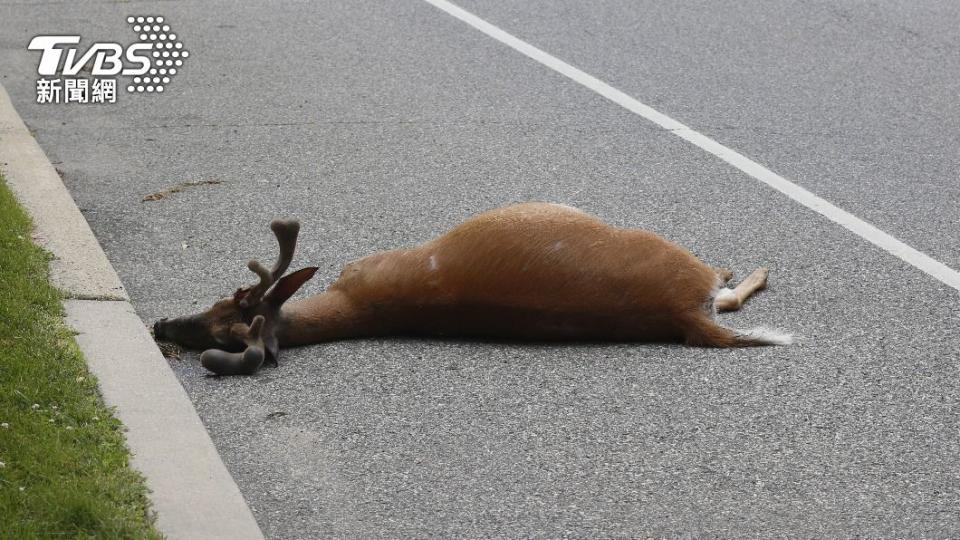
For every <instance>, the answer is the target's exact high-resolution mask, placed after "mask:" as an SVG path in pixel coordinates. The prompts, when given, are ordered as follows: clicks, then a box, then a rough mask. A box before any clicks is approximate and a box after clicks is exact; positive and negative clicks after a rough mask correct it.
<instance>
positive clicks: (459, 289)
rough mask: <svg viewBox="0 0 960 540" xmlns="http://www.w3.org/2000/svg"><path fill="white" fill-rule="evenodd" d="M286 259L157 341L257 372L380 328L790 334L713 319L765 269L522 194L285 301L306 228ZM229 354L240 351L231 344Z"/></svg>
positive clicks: (159, 330)
mask: <svg viewBox="0 0 960 540" xmlns="http://www.w3.org/2000/svg"><path fill="white" fill-rule="evenodd" d="M270 227H271V229H273V232H274V234H275V235H276V237H277V242H278V243H279V246H280V256H279V258H278V260H277V262H276V264H274V266H273V268H272V269H270V270H268V269H266V268H265V267H263V266H262V265H261V264H260V263H258V262H257V261H250V263H249V264H248V265H247V266H248V267H249V268H250V270H252V271H253V272H255V273H256V274H257V275H258V276H259V278H260V281H259V283H257V284H256V285H253V286H250V287H246V288H242V289H237V291H236V292H235V293H234V294H233V296H232V297H229V298H225V299H222V300H220V301H218V302H216V303H215V304H214V305H213V306H212V307H211V308H210V309H208V310H206V311H204V312H202V313H198V314H196V315H191V316H187V317H181V318H178V319H172V320H168V319H161V320H159V321H157V322H156V324H155V325H154V335H155V337H156V338H157V339H161V340H169V341H173V342H177V343H179V344H180V345H183V346H185V347H188V348H194V349H206V350H205V351H204V352H203V354H202V355H201V356H200V361H201V363H202V364H203V366H204V367H206V368H207V369H209V370H211V371H213V372H214V373H217V374H221V375H227V374H251V373H254V372H256V371H257V370H258V369H259V368H260V366H261V365H262V364H263V363H264V362H265V361H266V362H269V363H271V364H273V365H276V361H277V357H278V352H279V348H280V347H281V346H283V347H290V346H297V345H306V344H310V343H319V342H324V341H331V340H337V339H347V338H359V337H365V336H383V335H416V336H450V337H476V338H495V339H511V340H515V339H516V340H540V341H543V340H550V341H553V340H590V341H598V340H615V341H661V342H671V341H672V342H683V343H686V344H688V345H696V346H705V347H751V346H758V345H786V344H789V343H791V337H790V336H789V335H785V334H780V333H777V332H774V331H771V330H766V329H763V328H759V329H755V330H751V331H746V332H742V331H737V330H732V329H729V328H726V327H723V326H720V325H719V324H717V323H716V322H715V321H714V315H715V313H716V311H718V310H719V311H732V310H737V309H739V308H740V306H741V305H742V304H743V302H744V301H745V300H746V299H747V298H748V297H749V296H750V295H752V294H753V293H755V292H756V291H758V290H760V289H763V288H764V287H765V286H766V281H767V270H766V269H765V268H759V269H757V270H756V271H754V272H753V273H752V274H750V276H749V277H747V279H745V280H744V281H743V282H742V283H740V284H739V285H737V287H736V288H734V289H729V288H722V286H723V284H724V283H726V282H727V281H729V280H730V277H731V274H730V272H729V271H727V270H723V269H717V268H713V267H710V266H708V265H706V264H704V263H703V262H701V261H700V260H699V259H697V258H696V257H695V256H694V255H693V254H692V253H690V252H689V251H687V250H685V249H683V248H681V247H679V246H677V245H676V244H673V243H671V242H668V241H667V240H664V239H663V238H661V237H659V236H657V235H656V234H653V233H651V232H649V231H644V230H637V229H620V228H616V227H612V226H610V225H607V224H606V223H604V222H602V221H600V220H599V219H598V218H596V217H593V216H591V215H589V214H586V213H584V212H582V211H580V210H577V209H575V208H572V207H569V206H564V205H558V204H547V203H527V204H518V205H513V206H508V207H505V208H499V209H496V210H491V211H488V212H485V213H482V214H480V215H477V216H474V217H473V218H470V219H468V220H467V221H465V222H463V223H462V224H460V225H458V226H456V227H454V228H453V229H451V230H450V231H448V232H447V233H446V234H444V235H442V236H440V237H438V238H435V239H433V240H430V241H429V242H426V243H424V244H422V245H420V246H417V247H414V248H410V249H398V250H392V251H384V252H380V253H374V254H373V255H370V256H368V257H364V258H362V259H359V260H357V261H353V262H351V263H349V264H347V265H346V267H345V268H344V269H343V272H342V273H341V274H340V277H339V279H337V281H336V282H335V283H333V284H332V285H331V286H330V287H329V288H328V289H327V290H326V291H325V292H323V293H320V294H317V295H314V296H311V297H309V298H305V299H303V300H299V301H296V302H292V303H290V304H285V302H286V301H287V299H289V298H290V297H291V296H292V295H293V294H294V293H295V292H296V291H297V289H299V288H300V286H301V285H303V284H304V282H306V281H307V280H308V279H310V278H311V277H312V276H313V274H314V272H315V271H316V270H317V269H316V268H315V267H312V268H304V269H301V270H297V271H296V272H292V273H290V274H288V275H283V274H284V272H285V271H286V270H287V267H288V266H289V265H290V261H291V259H292V258H293V252H294V246H295V244H296V241H297V234H298V232H299V230H300V226H299V224H298V223H297V222H296V221H280V220H277V221H274V222H273V223H272V224H271V225H270ZM228 351H237V352H228Z"/></svg>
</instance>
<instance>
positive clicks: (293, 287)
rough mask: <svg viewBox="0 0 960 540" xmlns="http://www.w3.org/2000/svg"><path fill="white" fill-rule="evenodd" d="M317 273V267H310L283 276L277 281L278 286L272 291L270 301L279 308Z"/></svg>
mask: <svg viewBox="0 0 960 540" xmlns="http://www.w3.org/2000/svg"><path fill="white" fill-rule="evenodd" d="M316 271H317V267H316V266H308V267H307V268H301V269H300V270H297V271H296V272H291V273H289V274H287V275H285V276H283V277H282V278H280V279H279V280H278V281H277V283H276V285H274V286H273V289H271V290H270V301H271V302H273V303H274V304H276V305H278V306H279V305H280V304H283V303H284V302H286V301H287V299H288V298H290V297H291V296H293V294H294V293H295V292H297V290H298V289H300V287H302V286H303V284H304V283H306V282H307V280H308V279H310V278H312V277H313V274H314V273H315V272H316Z"/></svg>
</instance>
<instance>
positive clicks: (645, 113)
mask: <svg viewBox="0 0 960 540" xmlns="http://www.w3.org/2000/svg"><path fill="white" fill-rule="evenodd" d="M424 1H425V2H427V3H428V4H431V5H432V6H434V7H436V8H437V9H440V10H442V11H444V12H446V13H448V14H449V15H451V16H453V17H456V18H457V19H459V20H461V21H463V22H465V23H467V24H468V25H470V26H472V27H474V28H476V29H477V30H479V31H481V32H483V33H484V34H486V35H487V36H489V37H491V38H493V39H495V40H497V41H499V42H500V43H503V44H504V45H506V46H508V47H510V48H512V49H514V50H516V51H517V52H519V53H521V54H523V55H525V56H527V57H529V58H531V59H533V60H535V61H537V62H539V63H540V64H543V65H544V66H546V67H548V68H550V69H552V70H554V71H556V72H557V73H560V74H561V75H564V76H565V77H567V78H569V79H571V80H572V81H574V82H576V83H578V84H580V85H582V86H585V87H586V88H589V89H590V90H593V91H594V92H596V93H597V94H600V95H601V96H603V97H605V98H607V99H608V100H610V101H612V102H614V103H616V104H617V105H620V106H621V107H623V108H625V109H627V110H629V111H631V112H633V113H634V114H637V115H639V116H642V117H643V118H646V119H647V120H649V121H651V122H653V123H654V124H657V125H658V126H660V127H662V128H663V129H665V130H667V131H669V132H671V133H673V134H674V135H676V136H678V137H680V138H681V139H683V140H685V141H687V142H689V143H691V144H693V145H694V146H696V147H698V148H700V149H701V150H705V151H707V152H709V153H711V154H713V155H715V156H717V157H718V158H720V159H722V160H723V161H726V162H727V163H729V164H730V165H733V166H734V167H736V168H737V169H740V170H741V171H742V172H744V173H746V174H747V175H749V176H751V177H753V178H754V179H755V180H758V181H760V182H763V183H764V184H766V185H768V186H770V187H771V188H773V189H775V190H777V191H779V192H780V193H783V194H784V195H786V196H787V197H789V198H791V199H793V200H794V201H796V202H798V203H800V204H802V205H803V206H806V207H807V208H809V209H810V210H813V211H814V212H816V213H818V214H820V215H822V216H824V217H825V218H827V219H829V220H830V221H833V222H834V223H837V224H839V225H840V226H842V227H844V228H845V229H847V230H849V231H851V232H853V233H854V234H856V235H857V236H859V237H861V238H863V239H864V240H866V241H868V242H870V243H871V244H873V245H875V246H877V247H879V248H881V249H883V250H884V251H886V252H888V253H890V254H892V255H894V256H896V257H897V258H899V259H901V260H902V261H904V262H906V263H907V264H910V265H911V266H913V267H915V268H917V269H918V270H920V271H922V272H924V273H926V274H928V275H930V276H931V277H933V278H935V279H937V280H939V281H940V282H942V283H944V284H946V285H949V286H950V287H953V288H954V289H956V290H958V291H960V272H957V271H956V270H954V269H953V268H950V267H949V266H947V265H945V264H943V263H942V262H940V261H938V260H936V259H934V258H933V257H930V256H929V255H927V254H926V253H923V252H922V251H919V250H917V249H914V248H913V247H911V246H909V245H907V244H905V243H904V242H902V241H900V240H898V239H896V238H895V237H893V236H892V235H890V234H888V233H886V232H884V231H882V230H880V229H878V228H877V227H875V226H874V225H871V224H870V223H868V222H866V221H864V220H862V219H860V218H858V217H857V216H855V215H853V214H851V213H850V212H847V211H846V210H844V209H842V208H840V207H838V206H836V205H834V204H833V203H831V202H830V201H827V200H826V199H823V198H822V197H820V196H818V195H815V194H813V193H811V192H810V191H807V190H806V189H804V188H802V187H800V186H798V185H797V184H794V183H793V182H791V181H790V180H787V179H786V178H784V177H782V176H780V175H779V174H777V173H775V172H773V171H771V170H770V169H768V168H766V167H764V166H763V165H760V164H759V163H757V162H756V161H753V160H752V159H750V158H748V157H746V156H744V155H743V154H740V153H739V152H737V151H736V150H733V149H731V148H728V147H726V146H724V145H722V144H720V143H718V142H717V141H715V140H713V139H711V138H710V137H707V136H706V135H704V134H702V133H700V132H698V131H695V130H693V129H691V128H689V127H687V126H685V125H684V124H682V123H680V122H678V121H677V120H674V119H673V118H671V117H669V116H667V115H665V114H663V113H661V112H660V111H657V110H656V109H654V108H652V107H650V106H649V105H645V104H643V103H641V102H640V101H638V100H636V99H634V98H632V97H630V96H628V95H627V94H625V93H623V92H621V91H620V90H617V89H616V88H614V87H612V86H610V85H609V84H607V83H605V82H603V81H601V80H600V79H597V78H596V77H594V76H592V75H590V74H588V73H585V72H583V71H581V70H580V69H577V68H575V67H573V66H571V65H570V64H568V63H566V62H564V61H563V60H560V59H559V58H557V57H555V56H553V55H550V54H548V53H546V52H544V51H542V50H540V49H538V48H536V47H534V46H533V45H531V44H529V43H527V42H526V41H523V40H522V39H520V38H518V37H516V36H514V35H512V34H510V33H508V32H507V31H505V30H503V29H501V28H499V27H497V26H494V25H493V24H491V23H489V22H487V21H485V20H483V19H481V18H480V17H477V16H476V15H474V14H472V13H470V12H468V11H466V10H464V9H463V8H460V7H458V6H456V5H454V4H451V3H450V2H447V1H446V0H424Z"/></svg>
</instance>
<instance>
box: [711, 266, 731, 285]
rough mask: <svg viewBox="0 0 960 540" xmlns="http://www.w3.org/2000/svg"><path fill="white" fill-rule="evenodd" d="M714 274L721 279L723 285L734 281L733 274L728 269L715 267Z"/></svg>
mask: <svg viewBox="0 0 960 540" xmlns="http://www.w3.org/2000/svg"><path fill="white" fill-rule="evenodd" d="M713 272H714V273H715V274H717V277H718V278H720V281H721V282H722V283H727V282H729V281H730V280H731V279H733V272H731V271H730V270H729V269H727V268H720V267H718V266H714V267H713Z"/></svg>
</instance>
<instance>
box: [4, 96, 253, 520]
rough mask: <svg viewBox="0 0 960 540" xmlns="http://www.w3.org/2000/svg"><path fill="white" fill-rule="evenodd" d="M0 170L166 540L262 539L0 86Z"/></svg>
mask: <svg viewBox="0 0 960 540" xmlns="http://www.w3.org/2000/svg"><path fill="white" fill-rule="evenodd" d="M0 168H2V170H3V173H4V176H5V177H6V179H7V183H8V185H10V187H11V189H12V190H13V192H14V194H15V195H16V196H17V199H18V200H19V201H20V204H22V205H23V206H24V208H26V210H27V212H29V214H30V215H31V217H32V218H33V221H34V224H35V227H36V231H35V240H36V241H37V243H38V244H39V245H40V246H42V247H43V248H44V249H46V250H47V251H49V252H51V253H52V254H53V256H54V260H53V261H52V262H51V265H50V270H51V280H52V281H53V283H54V285H55V286H57V287H58V288H60V289H61V290H62V291H63V292H64V293H65V294H66V295H67V297H68V298H69V299H68V300H66V301H65V302H64V308H65V309H66V314H67V316H66V322H67V324H69V325H70V326H71V327H73V328H74V329H75V330H76V331H77V332H78V333H79V334H78V336H77V338H76V339H77V344H78V345H79V346H80V349H81V350H82V351H83V354H84V356H85V357H86V360H87V365H88V366H89V367H90V371H91V372H92V373H93V374H94V375H96V377H97V379H98V380H99V384H100V392H101V393H102V395H103V398H104V401H105V402H106V403H107V405H109V406H112V407H116V415H117V418H119V419H120V421H121V422H123V424H124V426H126V428H127V432H126V439H127V446H128V447H129V448H130V451H131V453H132V455H133V457H132V464H133V466H134V468H136V469H137V470H139V471H140V472H141V473H142V474H143V475H144V477H145V478H146V481H147V486H148V487H149V488H150V490H151V495H150V499H151V501H152V503H153V510H154V511H155V512H156V513H157V529H158V530H159V531H160V532H161V533H162V534H164V535H165V536H166V537H168V538H230V539H245V538H252V539H262V538H263V534H262V533H261V531H260V528H259V526H258V525H257V522H256V520H255V519H254V518H253V514H252V513H251V512H250V508H249V507H248V506H247V504H246V501H244V499H243V495H242V494H241V493H240V489H239V488H238V487H237V485H236V483H235V482H234V481H233V478H232V477H231V476H230V473H229V472H228V471H227V468H226V466H225V465H224V464H223V461H222V460H221V459H220V456H219V454H218V453H217V450H216V448H215V447H214V445H213V441H212V440H211V439H210V435H209V434H208V433H207V431H206V429H205V428H204V427H203V423H202V422H201V421H200V418H199V417H198V416H197V413H196V411H195V410H194V408H193V404H192V403H191V402H190V398H189V397H188V396H187V394H186V392H185V391H184V390H183V387H182V386H181V385H180V382H179V381H178V380H177V378H176V376H175V375H174V374H173V371H171V370H170V367H169V366H168V365H167V362H166V360H165V359H164V358H163V355H162V354H161V353H160V350H159V349H158V348H157V346H156V344H155V343H154V342H153V339H152V338H151V337H150V334H149V333H148V332H147V330H146V327H145V326H144V324H143V321H141V320H140V318H139V317H138V316H137V314H136V312H135V311H134V309H133V306H132V305H131V304H130V303H129V301H128V300H129V297H128V296H127V293H126V290H125V289H124V288H123V285H122V283H121V282H120V278H119V277H118V276H117V273H116V271H115V270H114V269H113V266H111V265H110V262H109V260H107V257H106V254H105V253H104V252H103V249H102V248H101V247H100V244H99V243H98V242H97V240H96V238H95V237H94V235H93V232H92V231H91V230H90V226H89V225H88V224H87V222H86V220H85V219H84V217H83V215H82V214H81V213H80V210H79V208H77V206H76V204H75V203H74V201H73V198H72V197H71V196H70V193H69V192H68V191H67V189H66V187H64V185H63V182H62V181H61V180H60V176H59V175H58V174H57V172H56V170H55V169H54V168H53V166H52V165H51V164H50V162H49V160H48V159H47V157H46V155H45V154H44V153H43V150H42V149H41V148H40V146H39V145H38V144H37V142H36V140H35V139H34V138H33V136H32V135H31V134H30V133H29V131H28V130H27V128H26V126H25V125H24V124H23V121H22V120H21V119H20V116H19V115H18V114H17V112H16V110H15V109H14V108H13V104H12V103H11V101H10V97H9V96H8V95H7V92H6V90H5V89H4V88H3V86H2V85H0Z"/></svg>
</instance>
